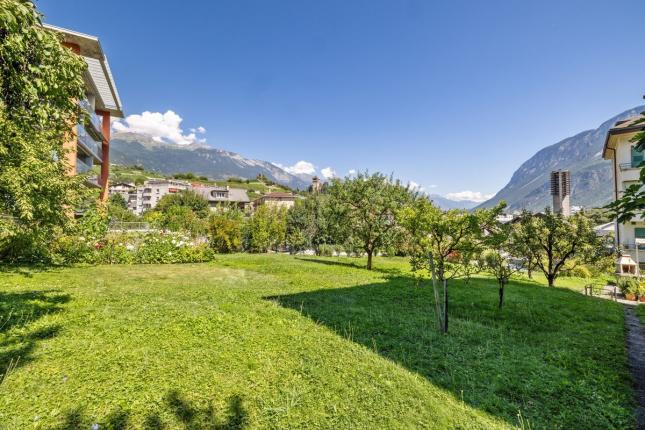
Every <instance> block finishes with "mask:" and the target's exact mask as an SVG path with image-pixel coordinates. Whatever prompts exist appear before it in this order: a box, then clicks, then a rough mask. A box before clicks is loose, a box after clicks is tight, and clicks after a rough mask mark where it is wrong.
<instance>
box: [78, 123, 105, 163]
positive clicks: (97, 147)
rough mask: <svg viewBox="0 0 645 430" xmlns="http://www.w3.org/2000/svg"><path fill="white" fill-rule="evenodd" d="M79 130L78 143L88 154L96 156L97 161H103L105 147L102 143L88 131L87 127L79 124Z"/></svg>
mask: <svg viewBox="0 0 645 430" xmlns="http://www.w3.org/2000/svg"><path fill="white" fill-rule="evenodd" d="M77 130H78V145H79V146H80V147H81V148H82V149H83V151H84V152H86V153H87V154H88V155H91V156H92V157H94V159H95V160H96V162H97V163H99V164H100V163H102V162H103V149H102V143H101V142H98V141H96V140H95V139H94V138H93V137H92V136H91V135H90V134H89V133H88V132H87V129H86V128H85V127H84V126H83V125H82V124H79V125H78V127H77Z"/></svg>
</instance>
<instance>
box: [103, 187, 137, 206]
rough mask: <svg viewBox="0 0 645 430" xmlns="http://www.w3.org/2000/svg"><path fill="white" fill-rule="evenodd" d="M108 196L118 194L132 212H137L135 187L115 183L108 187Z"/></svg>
mask: <svg viewBox="0 0 645 430" xmlns="http://www.w3.org/2000/svg"><path fill="white" fill-rule="evenodd" d="M109 190H110V193H109V194H110V196H112V195H114V194H119V195H121V197H123V200H125V202H126V203H127V205H128V209H130V210H131V211H132V212H136V210H137V186H136V185H134V184H132V183H127V182H117V183H116V184H111V185H110V188H109Z"/></svg>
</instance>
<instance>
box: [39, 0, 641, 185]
mask: <svg viewBox="0 0 645 430" xmlns="http://www.w3.org/2000/svg"><path fill="white" fill-rule="evenodd" d="M36 4H37V6H38V8H39V9H40V10H41V11H42V12H43V13H44V14H45V21H46V22H48V23H51V24H54V25H59V26H63V27H67V28H72V29H75V30H78V31H81V32H85V33H90V34H95V35H97V36H99V38H100V39H101V42H102V44H103V47H104V49H105V51H106V52H107V54H108V57H109V60H110V65H111V67H112V70H113V73H114V76H115V79H116V81H117V85H118V87H119V91H120V94H121V98H122V100H123V103H124V107H125V109H126V113H127V114H129V115H141V113H142V112H145V111H148V112H151V113H155V112H158V113H161V114H163V113H166V112H167V111H172V112H174V113H175V115H172V114H166V115H165V116H163V115H160V114H159V115H155V114H152V115H146V116H134V117H132V118H131V124H132V125H128V126H129V127H130V126H132V127H151V128H152V129H157V128H159V129H161V131H159V132H158V133H162V132H164V133H166V132H167V133H168V136H170V138H171V139H174V140H175V141H182V142H185V141H190V140H193V139H206V141H207V143H208V144H209V145H212V146H215V147H218V148H223V149H227V150H231V151H235V152H239V153H241V154H242V155H244V156H247V157H251V158H258V159H263V160H267V161H272V162H277V163H280V164H282V165H285V166H293V165H295V164H296V163H297V162H298V161H301V160H303V161H306V162H309V163H312V164H313V165H315V167H316V168H317V169H318V170H319V171H320V169H322V168H326V167H329V168H331V169H332V170H334V171H336V172H337V174H338V175H340V176H344V175H345V174H347V172H348V171H350V170H351V169H360V170H364V169H369V170H370V171H376V170H380V171H383V172H386V173H394V174H395V176H397V177H400V178H401V179H403V180H405V181H414V182H416V183H418V184H420V185H421V186H423V187H424V188H425V189H426V190H427V191H429V192H432V193H438V194H443V195H445V194H449V193H458V192H465V191H469V192H471V193H481V194H492V193H495V192H496V191H498V190H499V189H500V188H501V187H502V186H504V185H505V184H506V182H507V181H508V180H509V179H510V176H511V174H512V173H513V171H514V170H515V169H516V168H517V167H519V165H520V164H521V163H522V162H523V161H525V160H526V159H527V158H529V157H530V156H531V155H533V154H534V153H535V152H536V151H537V150H539V149H541V148H542V147H544V146H546V145H549V144H552V143H555V142H556V141H558V140H560V139H562V138H565V137H568V136H570V135H572V134H575V133H577V132H579V131H582V130H585V129H589V128H594V127H596V126H597V125H599V123H601V122H602V121H604V120H606V119H608V118H609V117H611V116H613V115H614V114H617V113H619V112H621V111H623V110H626V109H628V108H631V107H634V106H636V105H639V104H640V103H641V102H642V99H641V97H642V94H644V93H645V52H644V51H645V45H644V44H643V43H642V31H639V30H641V29H642V16H644V12H645V2H642V1H637V0H624V1H609V0H607V1H594V0H587V1H577V0H571V1H562V0H560V1H539V2H527V1H514V0H507V1H495V0H490V1H485V2H484V1H478V0H472V1H462V0H454V1H431V0H425V1H416V0H410V1H404V0H391V1H378V0H363V1H359V0H356V1H350V0H338V1H336V0H325V1H319V0H295V1H290V0H279V1H278V0H276V1H269V0H257V1H250V0H235V1H233V0H229V1H211V0H203V1H200V0H191V1H173V2H157V1H154V2H153V1H132V0H129V1H125V0H112V1H110V2H108V3H101V2H96V1H87V0H39V1H37V3H36ZM179 119H182V121H181V122H179ZM198 127H203V128H204V129H205V130H206V131H205V133H200V132H199V131H198V130H194V134H195V137H194V138H193V137H192V136H191V130H190V129H197V128H198ZM179 129H181V130H182V131H181V132H180V131H179ZM164 136H165V135H164ZM303 166H306V165H304V164H302V163H301V164H300V167H301V168H302V167H303ZM305 170H306V168H305ZM465 195H467V194H462V196H465ZM453 197H454V196H453Z"/></svg>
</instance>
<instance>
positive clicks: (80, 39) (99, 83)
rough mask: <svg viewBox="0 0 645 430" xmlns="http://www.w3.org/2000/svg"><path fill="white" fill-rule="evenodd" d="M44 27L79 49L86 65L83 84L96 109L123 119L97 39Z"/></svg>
mask: <svg viewBox="0 0 645 430" xmlns="http://www.w3.org/2000/svg"><path fill="white" fill-rule="evenodd" d="M44 27H45V28H47V29H49V30H52V31H55V32H57V33H60V34H62V35H63V38H64V40H65V42H67V43H73V44H76V45H78V46H79V47H80V55H81V56H82V57H83V59H84V60H85V62H86V63H87V71H86V73H85V76H84V78H85V82H86V84H87V85H88V86H89V87H90V88H91V89H92V91H93V92H94V93H95V94H96V96H97V97H96V109H97V110H104V111H107V112H110V114H111V116H113V117H115V118H123V107H122V105H121V99H120V98H119V92H118V91H117V89H116V84H115V82H114V78H113V77H112V71H111V70H110V64H109V63H108V59H107V57H106V56H105V54H104V53H103V48H102V47H101V42H99V39H98V37H96V36H91V35H89V34H83V33H79V32H77V31H73V30H68V29H65V28H61V27H56V26H54V25H49V24H44Z"/></svg>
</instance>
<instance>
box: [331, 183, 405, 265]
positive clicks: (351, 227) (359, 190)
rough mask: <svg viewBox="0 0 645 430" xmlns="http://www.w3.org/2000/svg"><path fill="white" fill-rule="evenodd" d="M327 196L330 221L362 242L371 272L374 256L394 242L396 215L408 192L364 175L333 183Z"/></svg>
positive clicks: (398, 185)
mask: <svg viewBox="0 0 645 430" xmlns="http://www.w3.org/2000/svg"><path fill="white" fill-rule="evenodd" d="M328 192H329V197H330V205H331V207H333V208H334V210H335V216H334V219H335V220H337V222H338V224H340V225H342V226H344V227H345V232H351V234H352V235H353V236H355V237H356V238H357V239H359V240H360V241H361V242H362V244H363V249H364V251H365V253H366V254H367V269H368V270H371V269H372V258H373V255H374V253H375V252H376V251H377V250H378V249H383V248H385V247H387V246H388V244H389V243H391V242H392V240H393V239H394V236H395V234H396V233H397V230H396V226H397V219H396V214H397V211H398V210H399V209H400V208H401V207H403V206H405V205H406V204H408V203H409V201H410V199H411V194H410V192H409V191H408V190H407V189H406V188H405V187H403V186H402V185H401V184H400V182H399V181H398V180H397V181H394V180H393V179H392V178H391V177H389V178H388V177H387V176H385V175H383V174H381V173H374V174H372V175H369V174H368V173H367V172H366V173H359V174H358V175H356V176H355V177H351V178H350V177H348V178H345V179H344V180H343V181H341V180H338V179H334V180H333V181H332V184H331V186H330V187H329V190H328ZM339 230H340V228H339Z"/></svg>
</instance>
